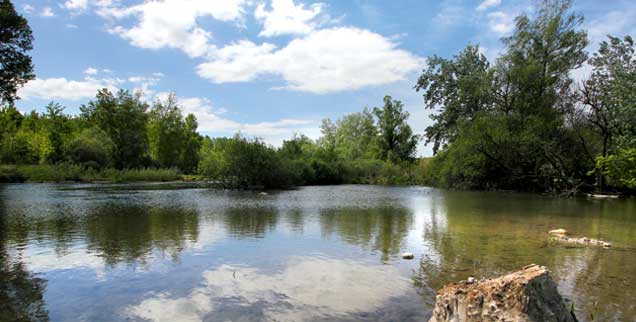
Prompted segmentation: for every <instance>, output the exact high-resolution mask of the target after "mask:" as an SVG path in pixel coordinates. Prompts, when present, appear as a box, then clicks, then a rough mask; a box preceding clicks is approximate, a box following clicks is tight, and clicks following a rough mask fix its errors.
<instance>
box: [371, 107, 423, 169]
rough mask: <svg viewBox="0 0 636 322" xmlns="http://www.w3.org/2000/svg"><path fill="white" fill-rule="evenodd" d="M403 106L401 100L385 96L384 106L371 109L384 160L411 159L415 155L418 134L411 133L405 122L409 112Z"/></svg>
mask: <svg viewBox="0 0 636 322" xmlns="http://www.w3.org/2000/svg"><path fill="white" fill-rule="evenodd" d="M403 108H404V105H403V104H402V102H400V101H398V100H393V99H392V98H391V96H385V97H384V106H383V107H382V108H378V107H376V108H374V109H373V114H374V115H375V117H376V118H377V122H378V132H379V135H380V137H379V144H380V151H381V152H380V153H381V155H382V158H383V159H385V160H390V161H401V160H413V159H414V157H415V152H416V149H417V142H418V140H419V136H417V135H414V134H413V130H411V126H409V124H408V123H407V120H408V118H409V113H408V112H406V111H403Z"/></svg>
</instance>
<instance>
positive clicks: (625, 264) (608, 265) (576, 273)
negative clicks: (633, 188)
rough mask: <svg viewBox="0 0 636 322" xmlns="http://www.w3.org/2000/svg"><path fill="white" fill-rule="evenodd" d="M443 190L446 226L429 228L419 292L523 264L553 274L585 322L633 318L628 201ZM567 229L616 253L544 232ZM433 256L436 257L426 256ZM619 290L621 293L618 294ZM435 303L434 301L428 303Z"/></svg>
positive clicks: (633, 235) (635, 289) (635, 283)
mask: <svg viewBox="0 0 636 322" xmlns="http://www.w3.org/2000/svg"><path fill="white" fill-rule="evenodd" d="M501 197H502V195H501V194H489V193H460V192H454V193H451V192H449V193H447V194H446V195H445V197H444V198H443V202H442V203H440V204H438V209H436V210H435V211H434V213H442V214H443V217H444V221H443V225H439V224H437V225H432V224H429V225H426V226H425V227H424V229H423V231H422V233H423V236H422V239H423V240H425V241H428V242H430V245H431V246H432V249H433V252H434V254H424V255H423V256H422V258H421V261H420V267H419V268H418V270H417V273H416V274H415V281H416V285H417V286H418V287H419V288H420V290H421V293H422V294H427V296H429V297H430V296H432V295H433V294H434V290H436V289H438V288H440V287H442V286H443V285H444V284H446V283H449V282H452V281H457V280H461V279H465V278H467V277H468V276H477V277H481V276H492V275H497V274H503V273H506V272H509V271H512V270H515V269H517V268H519V267H522V266H524V265H526V264H528V263H538V264H541V265H545V266H547V267H548V268H549V269H551V271H552V273H553V277H554V278H555V279H556V281H557V283H558V285H559V290H560V291H561V292H562V293H563V294H564V295H565V296H566V297H567V298H569V299H570V300H571V301H572V302H573V303H574V306H575V310H576V312H577V315H578V316H579V318H580V320H582V321H625V320H629V319H631V318H634V317H636V305H635V304H634V301H633V299H634V298H636V279H635V278H634V276H633V275H632V274H629V273H626V272H628V271H631V270H633V266H634V265H635V264H636V251H635V249H634V245H635V244H634V242H635V241H636V231H635V230H634V227H635V225H634V224H635V223H634V221H635V220H636V218H634V217H633V214H634V212H633V211H634V210H635V209H634V208H633V207H634V203H633V201H630V200H627V201H611V202H592V201H589V200H581V199H578V200H577V199H555V198H547V197H542V196H536V195H521V194H509V195H506V197H507V198H501ZM554 227H567V228H568V230H570V231H571V232H572V233H573V234H575V235H578V236H589V237H593V238H600V239H604V240H611V241H613V242H614V248H612V249H609V250H604V249H601V248H594V247H592V248H586V247H570V246H567V245H555V244H551V243H549V240H548V238H547V235H546V232H547V231H548V230H549V229H553V228H554ZM431 255H434V256H431ZM617 287H618V288H620V291H617ZM430 304H431V305H432V302H431V303H430Z"/></svg>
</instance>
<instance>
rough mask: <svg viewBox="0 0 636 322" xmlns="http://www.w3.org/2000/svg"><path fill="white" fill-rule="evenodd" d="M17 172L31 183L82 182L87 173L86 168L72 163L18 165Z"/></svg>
mask: <svg viewBox="0 0 636 322" xmlns="http://www.w3.org/2000/svg"><path fill="white" fill-rule="evenodd" d="M17 170H18V172H19V173H20V175H21V176H22V177H23V178H24V179H25V180H26V181H29V182H64V181H80V180H81V179H82V176H83V175H84V173H85V170H84V168H82V167H81V166H79V165H76V164H70V163H60V164H40V165H18V166H17Z"/></svg>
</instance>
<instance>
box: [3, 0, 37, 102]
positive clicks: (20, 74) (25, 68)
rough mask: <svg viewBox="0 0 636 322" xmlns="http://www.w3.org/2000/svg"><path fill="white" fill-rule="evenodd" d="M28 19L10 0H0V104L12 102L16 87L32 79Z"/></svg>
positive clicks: (16, 90) (14, 98)
mask: <svg viewBox="0 0 636 322" xmlns="http://www.w3.org/2000/svg"><path fill="white" fill-rule="evenodd" d="M32 43H33V34H32V32H31V27H29V23H28V22H27V20H26V19H25V18H24V17H22V16H21V15H19V14H18V13H17V12H16V11H15V8H14V6H13V4H12V3H11V1H9V0H0V103H2V104H4V103H13V102H14V101H15V100H16V99H18V96H17V92H18V89H19V88H20V87H21V86H22V85H24V84H25V83H26V82H28V81H30V80H32V79H34V78H35V74H34V73H33V63H32V62H31V57H30V56H29V55H27V52H28V51H30V50H31V49H33V44H32Z"/></svg>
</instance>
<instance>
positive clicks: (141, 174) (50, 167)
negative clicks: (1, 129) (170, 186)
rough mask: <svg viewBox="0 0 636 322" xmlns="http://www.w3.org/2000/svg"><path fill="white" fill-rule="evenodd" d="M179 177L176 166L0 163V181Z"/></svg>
mask: <svg viewBox="0 0 636 322" xmlns="http://www.w3.org/2000/svg"><path fill="white" fill-rule="evenodd" d="M180 179H182V175H181V172H180V171H179V170H178V169H152V168H145V169H127V170H118V169H112V168H106V169H102V170H97V169H94V168H90V167H83V166H81V165H77V164H72V163H58V164H39V165H17V166H14V165H0V182H23V181H28V182H67V181H87V182H90V181H108V182H158V181H164V182H165V181H175V180H180Z"/></svg>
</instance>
